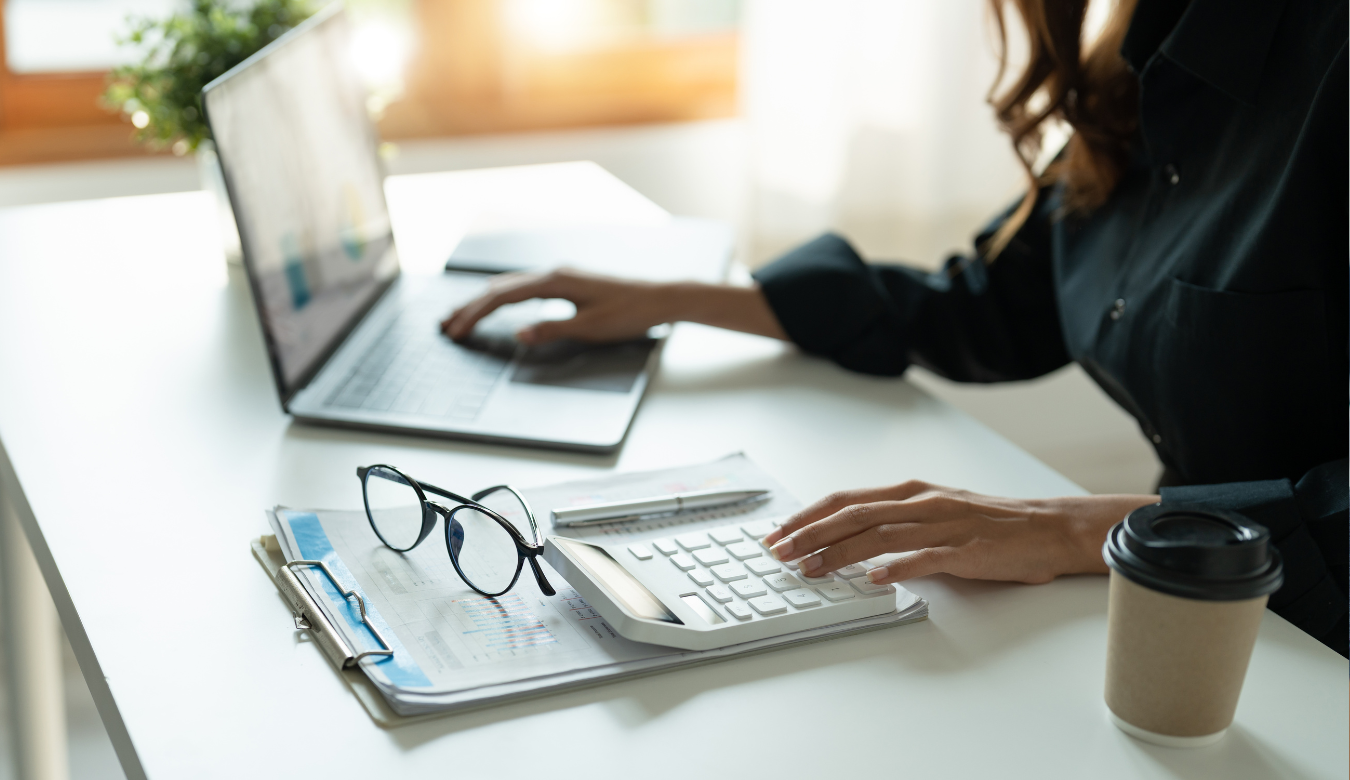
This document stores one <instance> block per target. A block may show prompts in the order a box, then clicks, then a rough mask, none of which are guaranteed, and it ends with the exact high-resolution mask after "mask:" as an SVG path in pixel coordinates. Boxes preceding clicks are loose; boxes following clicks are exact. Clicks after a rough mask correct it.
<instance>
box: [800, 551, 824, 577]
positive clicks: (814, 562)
mask: <svg viewBox="0 0 1350 780" xmlns="http://www.w3.org/2000/svg"><path fill="white" fill-rule="evenodd" d="M819 567H820V556H819V555H812V556H811V557H810V558H807V559H805V560H803V561H802V562H801V563H798V564H797V568H799V569H801V570H802V571H804V572H806V573H807V574H810V573H811V572H813V571H815V570H816V569H817V568H819Z"/></svg>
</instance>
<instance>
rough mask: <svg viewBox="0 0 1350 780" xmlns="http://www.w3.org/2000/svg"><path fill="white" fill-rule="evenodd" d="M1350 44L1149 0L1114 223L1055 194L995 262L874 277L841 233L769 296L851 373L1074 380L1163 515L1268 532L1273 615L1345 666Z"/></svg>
mask: <svg viewBox="0 0 1350 780" xmlns="http://www.w3.org/2000/svg"><path fill="white" fill-rule="evenodd" d="M1346 29H1347V9H1346V2H1345V1H1344V0H1287V2H1278V1H1275V0H1265V1H1263V0H1192V2H1190V3H1189V4H1186V3H1184V2H1182V3H1177V2H1170V1H1169V0H1141V2H1140V4H1139V7H1138V10H1137V11H1136V14H1135V18H1134V21H1133V23H1132V25H1131V28H1130V31H1129V34H1128V35H1127V37H1126V41H1125V46H1124V47H1123V50H1122V53H1123V54H1124V55H1125V56H1126V59H1127V61H1129V62H1130V63H1131V65H1132V67H1133V68H1134V69H1135V72H1136V73H1138V74H1139V80H1140V112H1139V116H1140V131H1139V137H1138V140H1137V142H1136V143H1135V144H1134V147H1133V159H1132V161H1131V164H1130V167H1129V170H1128V171H1127V173H1126V175H1125V177H1124V179H1123V180H1122V181H1121V183H1120V185H1119V186H1118V188H1117V189H1116V191H1115V192H1114V193H1113V194H1112V197H1111V199H1110V200H1109V201H1108V202H1107V204H1106V205H1105V206H1103V207H1101V208H1100V209H1098V210H1097V211H1095V212H1094V213H1093V214H1091V215H1090V216H1088V217H1086V218H1064V219H1061V218H1058V214H1059V197H1058V193H1057V191H1056V189H1055V188H1053V187H1052V188H1046V189H1045V190H1043V191H1042V192H1040V193H1039V198H1038V201H1037V205H1036V210H1035V212H1034V213H1033V215H1032V216H1031V218H1030V219H1029V220H1028V221H1027V223H1026V224H1025V225H1024V226H1023V227H1022V228H1021V230H1020V231H1018V233H1017V235H1016V237H1015V238H1014V239H1013V241H1012V243H1011V244H1010V245H1009V246H1008V248H1007V249H1006V250H1004V252H1003V253H1002V254H1001V255H1000V256H999V257H998V258H997V259H996V260H995V261H994V262H992V263H989V264H986V263H985V262H983V261H982V260H980V259H977V258H975V257H974V256H967V257H961V256H956V257H951V258H949V259H948V260H947V262H946V264H945V267H944V268H943V270H941V271H939V272H937V273H934V274H924V273H920V272H918V271H915V270H913V269H910V268H905V267H903V266H896V265H869V264H866V263H864V262H863V261H862V260H861V259H860V258H859V256H858V254H857V253H856V252H854V250H853V249H852V248H851V247H850V246H849V245H848V244H847V243H846V242H845V241H844V240H843V239H841V238H839V237H837V236H832V235H829V236H824V237H822V238H819V239H817V240H815V241H813V242H811V243H809V244H807V245H805V246H803V247H800V248H798V249H796V250H794V251H793V252H791V253H789V254H788V255H786V256H785V257H783V258H781V259H779V260H778V261H776V262H775V263H773V264H771V265H769V266H768V267H766V268H764V269H762V270H761V271H759V272H758V273H757V274H756V278H757V279H758V281H759V283H760V284H761V285H762V287H763V290H764V292H765V295H766V296H767V298H768V301H769V304H770V305H771V306H772V308H773V310H774V312H775V313H776V314H777V316H778V319H779V321H780V322H781V323H782V325H783V327H784V329H785V330H786V331H787V333H788V335H789V336H790V337H791V338H792V340H793V341H795V342H796V343H797V344H798V345H800V346H801V348H802V349H804V350H806V351H808V352H812V353H815V354H820V355H825V356H828V357H830V358H832V359H833V360H835V361H837V362H838V363H839V364H840V365H843V366H844V367H846V368H850V369H853V370H856V371H863V372H867V373H873V374H885V375H898V374H900V373H902V372H903V371H904V370H905V369H906V368H907V367H908V366H909V365H910V364H911V363H914V364H918V365H921V366H924V367H925V368H928V369H931V370H933V371H935V372H936V373H938V374H941V375H943V376H946V377H949V378H951V379H955V380H960V381H970V382H995V381H1002V380H1013V379H1027V378H1030V377H1035V376H1040V375H1042V374H1045V373H1047V372H1049V371H1052V370H1054V369H1056V368H1059V367H1060V366H1062V365H1064V364H1066V363H1068V362H1069V361H1071V360H1073V361H1077V362H1078V363H1079V364H1080V365H1082V366H1083V368H1084V369H1085V370H1086V371H1087V372H1088V374H1089V375H1091V376H1092V377H1093V379H1094V380H1096V381H1097V383H1098V384H1100V385H1101V387H1102V388H1103V389H1104V390H1105V391H1106V392H1107V393H1108V394H1109V395H1110V396H1111V397H1112V398H1113V399H1115V400H1116V401H1117V402H1118V403H1119V404H1120V405H1121V406H1122V407H1124V408H1125V409H1126V410H1128V411H1129V412H1130V413H1131V414H1132V415H1134V417H1135V418H1136V419H1137V420H1138V421H1139V426H1140V428H1141V429H1142V430H1143V433H1144V436H1146V437H1147V438H1148V439H1149V440H1150V441H1151V442H1152V443H1153V446H1154V448H1155V449H1156V450H1157V453H1158V457H1159V459H1160V460H1161V461H1162V464H1163V466H1164V474H1163V480H1162V485H1163V487H1162V496H1163V499H1164V500H1165V501H1186V502H1194V503H1200V504H1210V505H1213V506H1218V507H1224V508H1230V509H1235V510H1238V511H1240V512H1243V513H1245V514H1247V515H1248V516H1249V517H1251V518H1252V519H1254V520H1257V521H1258V522H1261V523H1263V524H1265V525H1266V526H1268V527H1269V528H1270V529H1271V532H1272V534H1273V536H1274V538H1275V540H1276V544H1277V545H1278V546H1279V549H1280V550H1281V552H1282V553H1283V556H1284V560H1285V566H1286V571H1285V584H1284V587H1283V588H1282V589H1281V590H1280V591H1279V592H1278V593H1276V594H1275V595H1274V596H1272V597H1271V600H1270V607H1271V608H1272V609H1273V610H1275V611H1276V612H1278V613H1279V614H1281V615H1283V616H1284V617H1285V618H1287V619H1289V620H1290V621H1291V622H1293V623H1294V624H1296V625H1298V626H1299V627H1300V628H1302V629H1303V630H1305V631H1307V632H1308V633H1310V634H1312V635H1313V636H1316V637H1318V638H1319V639H1321V640H1322V641H1323V642H1325V643H1327V644H1328V645H1330V646H1332V647H1333V648H1335V649H1337V650H1338V651H1339V652H1340V653H1341V654H1342V655H1345V654H1346V652H1347V647H1346V646H1347V623H1346V612H1347V610H1346V607H1347V597H1346V573H1347V565H1346V564H1347V550H1348V549H1350V535H1348V533H1347V525H1346V515H1347V512H1346V507H1347V461H1346V450H1347V438H1346V437H1347V425H1350V414H1348V413H1347V410H1348V408H1350V407H1347V397H1346V392H1347V386H1346V385H1345V384H1342V381H1344V380H1346V378H1347V375H1348V373H1350V352H1348V351H1347V350H1348V348H1350V345H1348V344H1347V342H1348V341H1350V339H1347V336H1348V335H1350V313H1348V311H1347V302H1348V300H1350V279H1348V278H1347V268H1348V267H1350V266H1348V259H1350V246H1348V245H1347V234H1348V231H1350V221H1348V219H1347V215H1348V214H1350V201H1348V200H1347V169H1348V168H1350V160H1348V159H1347V138H1348V137H1350V125H1348V124H1347V113H1348V112H1350V106H1348V105H1347V93H1350V83H1348V82H1347V70H1346V68H1347V63H1346ZM1008 213H1011V210H1009V212H1008ZM1008 213H1005V214H1004V215H1003V216H1001V217H999V218H998V219H996V220H995V221H994V222H993V223H992V224H991V225H990V226H989V227H988V228H986V230H985V231H984V232H983V233H981V235H980V236H979V237H978V238H977V239H976V245H977V246H979V245H980V243H981V242H983V241H984V239H986V238H987V237H988V236H989V235H991V234H992V232H993V231H994V230H995V229H996V228H997V227H998V225H999V224H1001V221H1002V220H1003V219H1005V218H1007V216H1008Z"/></svg>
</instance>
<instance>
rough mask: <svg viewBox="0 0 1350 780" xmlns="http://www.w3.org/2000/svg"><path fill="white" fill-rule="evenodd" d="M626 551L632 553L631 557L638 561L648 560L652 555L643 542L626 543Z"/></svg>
mask: <svg viewBox="0 0 1350 780" xmlns="http://www.w3.org/2000/svg"><path fill="white" fill-rule="evenodd" d="M628 552H630V553H632V554H633V557H634V558H637V559H638V560H639V561H649V560H651V557H652V551H651V549H650V548H648V547H647V545H645V544H630V545H628Z"/></svg>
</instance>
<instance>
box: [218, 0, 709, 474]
mask: <svg viewBox="0 0 1350 780" xmlns="http://www.w3.org/2000/svg"><path fill="white" fill-rule="evenodd" d="M349 38H350V29H349V23H348V20H347V17H346V14H345V13H344V12H343V10H342V8H341V5H340V4H334V5H332V6H329V7H328V8H327V9H325V10H323V11H320V12H319V13H318V14H316V15H315V16H314V17H312V18H310V19H309V20H307V21H306V22H305V23H303V24H301V25H300V26H298V27H296V28H295V29H294V30H292V31H290V32H289V33H287V34H286V35H284V36H282V37H281V38H279V39H277V40H276V41H275V42H273V43H272V44H271V45H269V46H268V47H266V48H265V49H263V50H262V51H260V52H258V53H257V54H256V55H254V56H253V57H251V58H249V59H248V60H246V61H245V62H243V63H241V64H240V65H239V66H238V67H236V68H234V69H232V70H230V71H229V72H228V73H226V74H224V75H223V76H221V77H220V78H219V79H216V80H215V81H213V82H211V83H210V84H208V85H207V86H206V87H205V89H204V90H203V94H202V104H203V106H204V108H205V112H206V118H207V121H208V124H209V126H210V128H211V133H212V136H213V138H214V141H215V145H216V151H217V154H218V155H219V157H220V163H221V168H222V171H223V173H224V175H225V182H226V188H227V191H228V192H229V198H230V205H231V208H232V209H233V211H234V215H235V221H236V223H237V224H238V227H239V236H240V240H241V244H242V249H243V259H244V268H245V271H246V273H247V276H248V280H249V285H250V287H251V289H252V292H253V299H254V303H255V307H256V309H257V312H258V316H259V319H260V320H261V323H262V332H263V336H264V339H265V341H266V345H267V352H268V356H269V358H270V362H271V368H272V373H273V376H274V378H275V380H276V387H277V392H278V395H279V396H280V400H281V405H282V408H283V409H284V410H285V411H286V412H287V413H289V414H290V415H292V416H293V417H294V418H295V419H296V420H300V421H303V422H307V423H314V424H321V425H334V426H344V427H354V428H368V429H378V430H384V431H397V432H405V433H414V434H422V435H432V436H443V437H451V438H465V439H475V440H486V441H498V442H508V443H516V444H525V445H533V446H542V447H550V448H562V449H572V450H579V451H591V452H607V451H611V450H613V449H615V448H617V447H618V446H619V445H620V444H621V443H622V441H623V439H624V436H625V435H626V433H627V431H628V428H629V425H630V423H631V421H632V419H633V416H634V414H635V413H636V410H637V408H638V404H639V402H640V401H641V399H642V395H643V393H644V391H645V390H646V388H647V386H648V384H649V383H650V381H651V375H652V372H653V370H654V368H655V366H656V363H657V360H658V357H659V351H660V350H659V347H660V344H661V339H660V338H659V337H658V338H642V339H637V340H634V341H630V342H625V343H618V344H605V345H584V344H580V343H575V342H560V343H555V344H549V345H543V346H538V347H530V348H527V347H524V346H523V345H520V344H519V343H517V342H516V341H515V339H514V337H513V334H514V333H515V331H516V330H517V329H518V328H520V327H522V326H524V325H527V324H530V323H532V322H537V321H539V320H543V319H559V318H565V317H567V316H570V313H571V311H572V309H571V304H568V303H566V302H564V301H531V302H527V303H524V304H517V305H514V306H511V307H504V308H503V309H501V310H499V311H497V312H494V313H493V314H492V315H490V316H489V317H488V318H485V319H484V320H483V322H482V323H481V324H480V325H479V327H478V328H477V329H476V331H475V333H474V336H473V337H472V338H471V339H470V340H469V341H468V342H467V343H465V344H456V343H454V342H451V341H450V340H449V339H448V338H446V337H445V336H443V335H442V334H441V333H440V330H439V322H440V320H442V319H443V318H444V317H445V316H447V315H448V314H449V313H450V312H451V311H452V310H453V309H454V308H455V307H456V306H458V305H460V304H462V303H464V302H466V301H469V300H471V299H472V298H474V297H475V296H476V295H478V294H479V293H480V292H482V291H483V290H484V289H485V288H486V286H487V284H488V281H489V279H490V278H491V273H493V272H498V271H502V270H507V269H508V268H521V269H524V268H541V267H547V266H548V265H549V264H550V263H556V262H559V261H561V260H562V259H563V258H564V257H565V258H566V259H567V260H569V261H571V262H573V264H578V265H581V266H582V267H585V263H584V258H578V257H577V256H576V252H577V251H578V249H577V248H578V247H582V248H583V249H584V248H585V247H586V246H587V245H588V244H589V245H590V246H592V248H593V250H594V251H595V252H596V254H597V255H598V256H606V257H612V256H614V255H615V254H616V251H617V252H622V253H624V254H627V256H628V257H633V256H634V255H632V254H629V253H630V252H632V251H633V247H632V246H631V244H632V243H633V241H634V240H638V241H644V240H645V241H648V242H650V243H651V245H652V247H653V249H656V248H657V247H659V248H660V252H659V254H660V255H661V256H663V257H669V256H671V253H672V251H673V252H675V253H677V254H678V253H679V252H680V251H681V249H680V247H685V248H687V250H688V251H689V252H694V253H701V254H703V255H704V256H706V255H707V253H712V254H713V255H716V257H715V259H714V262H715V264H718V265H719V267H722V268H724V267H725V262H726V260H727V259H728V258H729V256H730V251H731V236H730V231H729V230H725V229H722V228H720V227H719V228H715V229H713V230H711V231H710V230H708V229H704V228H700V227H698V226H697V225H694V226H693V227H692V228H691V226H690V224H689V223H685V222H679V221H676V222H675V223H673V226H672V228H671V229H670V230H669V231H664V232H663V231H660V230H657V231H655V232H653V231H651V230H647V231H645V232H642V235H641V236H640V237H639V238H637V239H634V237H633V235H624V236H619V235H616V236H615V238H616V240H617V249H614V248H611V250H610V251H608V252H606V251H605V246H604V244H605V241H604V235H603V233H596V232H594V231H592V232H591V233H590V234H588V237H586V238H585V239H584V240H582V239H578V237H577V236H576V235H575V232H570V233H567V235H566V236H554V237H551V236H550V235H549V234H548V233H541V234H539V235H537V236H533V237H531V236H528V235H520V236H500V235H498V236H492V237H490V238H489V239H488V240H486V241H480V242H478V244H479V245H478V246H477V247H470V250H471V251H470V257H467V258H462V259H465V260H468V262H454V259H453V258H452V259H451V261H450V262H448V268H458V269H459V270H456V271H451V270H447V272H446V273H444V274H438V275H435V276H426V277H421V276H412V275H406V274H402V273H400V269H399V261H398V253H397V248H396V247H395V244H394V237H393V232H392V229H391V223H390V218H389V213H388V208H387V206H386V203H385V196H384V189H383V178H384V177H383V171H382V168H381V165H380V161H379V158H378V155H377V153H376V149H377V144H378V138H377V136H376V132H375V128H374V126H373V125H372V123H371V122H370V120H369V117H368V115H367V113H366V107H365V106H366V95H365V91H364V88H363V86H362V84H361V82H360V80H359V78H358V77H357V75H356V73H355V71H354V68H353V66H352V64H351V62H350V60H349V54H348V53H349V51H350V46H349V43H348V41H349ZM719 230H721V231H722V232H720V233H719V232H718V231H719ZM555 232H556V231H555ZM564 232H566V231H564ZM718 236H720V238H719V237H718ZM554 240H556V241H562V242H563V243H564V244H565V245H566V246H564V247H562V249H561V251H560V250H559V248H558V247H552V246H550V241H554ZM636 256H638V257H642V256H643V255H642V254H638V255H636ZM579 259H580V260H582V261H583V262H581V263H577V262H576V261H577V260H579ZM707 265H708V264H707V263H706V262H705V263H704V266H707Z"/></svg>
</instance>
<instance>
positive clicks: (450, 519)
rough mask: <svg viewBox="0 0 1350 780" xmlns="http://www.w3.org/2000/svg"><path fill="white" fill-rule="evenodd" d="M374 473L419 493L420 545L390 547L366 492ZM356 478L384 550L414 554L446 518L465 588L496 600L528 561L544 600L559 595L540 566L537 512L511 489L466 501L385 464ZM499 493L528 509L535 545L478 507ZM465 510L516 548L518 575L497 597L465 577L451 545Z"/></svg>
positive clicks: (449, 549) (358, 470)
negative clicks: (458, 515) (490, 524)
mask: <svg viewBox="0 0 1350 780" xmlns="http://www.w3.org/2000/svg"><path fill="white" fill-rule="evenodd" d="M374 469H385V470H387V471H391V472H393V473H395V474H397V475H398V476H399V477H401V478H402V479H403V481H404V483H405V484H407V485H409V486H411V487H412V489H413V490H414V491H416V493H417V498H418V499H419V500H420V501H421V503H422V530H421V531H420V532H419V533H418V534H417V541H415V542H413V543H412V544H410V545H408V546H407V547H397V546H395V545H392V544H390V543H389V540H388V539H385V538H384V534H382V533H380V528H379V526H378V525H376V524H375V516H374V515H373V514H372V513H371V511H370V494H369V492H368V491H367V490H366V480H367V478H368V475H369V474H370V472H371V471H373V470H374ZM356 476H357V477H358V478H359V479H360V480H361V503H362V504H363V505H364V506H365V508H366V520H367V521H368V522H369V523H370V528H371V530H372V531H374V532H375V535H376V536H377V537H379V539H380V541H381V542H382V543H383V544H384V546H385V547H388V548H389V549H391V550H394V551H396V552H408V551H409V550H412V549H413V548H415V547H416V546H417V545H419V544H421V543H422V542H423V541H424V540H425V539H426V538H427V537H428V536H430V535H431V532H432V530H433V529H434V528H435V527H436V518H437V516H440V517H443V518H445V551H446V552H447V553H448V554H449V555H450V563H451V564H452V565H453V566H454V567H455V572H456V573H458V574H459V578H460V579H461V580H464V584H465V585H468V586H469V587H470V588H473V589H474V590H475V591H476V592H478V593H481V594H483V595H484V596H487V597H489V598H495V597H497V596H500V595H502V594H503V593H506V592H507V591H509V590H511V589H512V588H514V587H515V586H516V581H517V580H519V579H520V572H521V570H522V569H523V568H524V564H525V561H529V562H530V570H531V571H533V572H534V579H535V581H536V582H537V583H539V590H541V591H543V592H544V595H545V596H552V595H555V594H556V593H557V591H555V590H554V589H553V585H552V584H551V583H550V582H549V581H548V578H547V577H545V576H544V570H543V569H542V568H540V566H539V557H540V556H541V555H543V554H544V540H543V537H542V536H541V535H540V534H539V524H538V523H537V522H536V521H535V519H534V510H532V509H531V508H530V503H529V502H528V501H526V500H525V497H524V496H522V495H521V494H520V492H519V491H517V490H516V489H515V488H513V487H511V486H510V485H493V486H492V487H489V488H484V489H482V490H480V491H478V492H477V493H474V494H473V497H472V498H465V497H464V496H461V495H459V494H458V493H452V492H451V491H449V490H446V489H445V488H440V487H436V486H435V485H432V484H430V483H427V482H422V481H420V480H416V479H413V478H412V477H410V476H408V475H407V474H405V473H403V472H402V471H400V470H398V469H397V468H395V467H393V466H390V465H388V464H386V463H376V464H374V465H371V466H357V467H356ZM499 490H507V491H510V493H511V495H513V496H515V497H516V500H518V501H520V505H521V506H522V507H524V508H525V516H526V517H527V518H528V519H529V521H530V529H531V530H533V531H534V541H533V542H530V541H528V540H526V539H525V536H524V535H523V534H522V533H521V532H520V529H519V528H516V527H515V525H513V524H512V523H511V521H509V520H507V519H506V518H504V517H502V516H501V515H499V514H497V513H496V512H494V511H493V510H491V509H489V508H488V507H486V506H483V505H482V504H481V503H479V502H480V501H482V500H483V499H484V498H486V497H487V496H490V495H492V494H493V493H496V492H497V491H499ZM427 493H432V494H434V495H437V496H440V497H441V498H448V499H450V500H451V501H454V502H456V503H458V506H456V507H454V508H453V509H451V508H449V507H445V506H442V505H441V504H438V503H436V502H435V501H431V500H429V499H428V498H427ZM462 509H472V510H475V511H477V512H480V513H482V514H485V515H487V516H488V517H490V518H492V519H493V520H495V521H496V522H497V524H498V525H500V526H501V527H502V528H504V529H505V530H506V532H507V533H509V534H510V535H511V541H513V542H514V543H515V545H516V572H515V574H514V575H512V577H511V582H510V583H509V584H508V585H507V586H506V587H505V588H503V589H501V590H500V591H498V592H496V593H489V592H487V591H485V590H483V589H482V588H480V587H478V586H477V585H475V584H474V583H473V581H472V580H470V579H469V578H468V577H467V576H465V574H464V569H462V568H460V565H459V555H458V554H457V553H456V552H455V546H454V545H453V544H451V543H450V529H451V527H452V525H453V524H454V517H455V513H456V512H459V511H460V510H462Z"/></svg>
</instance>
